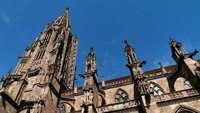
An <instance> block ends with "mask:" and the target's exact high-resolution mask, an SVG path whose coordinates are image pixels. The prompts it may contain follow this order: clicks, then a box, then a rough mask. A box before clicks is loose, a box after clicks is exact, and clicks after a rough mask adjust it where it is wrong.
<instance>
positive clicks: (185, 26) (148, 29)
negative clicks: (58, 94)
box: [0, 0, 200, 85]
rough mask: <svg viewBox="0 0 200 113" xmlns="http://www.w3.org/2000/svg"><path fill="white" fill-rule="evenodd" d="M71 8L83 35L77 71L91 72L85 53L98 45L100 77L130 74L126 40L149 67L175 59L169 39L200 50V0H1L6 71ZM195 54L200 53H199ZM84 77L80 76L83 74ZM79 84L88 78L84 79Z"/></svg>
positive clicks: (1, 60) (2, 67)
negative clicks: (45, 30)
mask: <svg viewBox="0 0 200 113" xmlns="http://www.w3.org/2000/svg"><path fill="white" fill-rule="evenodd" d="M66 7H69V10H70V20H71V25H72V31H73V33H74V34H75V35H77V36H78V38H79V45H78V55H77V72H76V75H77V74H80V73H84V71H85V56H86V55H87V53H88V51H89V48H90V47H94V50H95V52H96V54H97V68H98V73H99V78H100V80H101V75H102V74H104V75H105V79H106V80H108V79H111V78H117V77H120V76H124V75H128V74H129V71H128V69H127V68H126V67H125V64H126V63H127V60H126V56H125V54H124V52H123V47H124V43H123V41H124V40H126V39H127V40H128V41H129V43H130V44H131V45H132V46H133V47H134V48H135V50H136V53H137V57H138V59H139V60H142V59H146V60H147V64H146V65H145V66H144V68H143V69H144V70H150V69H154V68H157V67H158V62H159V61H161V62H162V63H163V65H165V66H167V65H170V64H174V61H173V59H172V58H171V53H170V52H171V51H170V48H169V44H168V43H169V38H170V37H173V38H175V39H176V40H178V41H180V42H182V43H183V45H184V47H185V49H186V50H188V51H193V50H194V49H195V48H197V49H199V50H200V1H199V0H190V1H188V0H176V1H175V0H67V1H66V0H17V1H16V0H1V3H0V38H1V41H0V51H1V52H0V75H1V76H2V75H4V74H6V72H7V71H8V70H9V69H10V68H11V67H12V68H15V65H16V64H17V62H18V58H17V57H18V56H22V55H23V51H24V49H25V48H26V46H28V45H29V44H30V43H31V42H32V41H33V40H35V38H36V37H37V36H38V34H39V33H40V32H41V31H43V29H44V26H45V25H46V24H47V23H51V22H52V21H53V20H55V19H56V18H57V17H58V16H59V15H60V14H61V13H62V12H63V11H64V10H65V8H66ZM195 58H197V59H198V58H200V55H199V54H198V55H197V56H196V57H195ZM77 78H79V77H77ZM78 80H79V81H80V82H79V85H81V83H82V79H78Z"/></svg>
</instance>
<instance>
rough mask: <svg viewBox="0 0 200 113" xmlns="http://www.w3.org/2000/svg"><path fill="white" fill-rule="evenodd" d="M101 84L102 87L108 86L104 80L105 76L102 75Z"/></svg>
mask: <svg viewBox="0 0 200 113" xmlns="http://www.w3.org/2000/svg"><path fill="white" fill-rule="evenodd" d="M101 84H102V87H105V86H106V83H105V79H104V75H102V80H101Z"/></svg>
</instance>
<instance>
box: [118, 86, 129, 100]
mask: <svg viewBox="0 0 200 113" xmlns="http://www.w3.org/2000/svg"><path fill="white" fill-rule="evenodd" d="M128 100H129V98H128V94H127V93H126V92H125V91H124V90H122V89H118V90H117V92H116V95H115V102H116V103H119V102H125V101H128Z"/></svg>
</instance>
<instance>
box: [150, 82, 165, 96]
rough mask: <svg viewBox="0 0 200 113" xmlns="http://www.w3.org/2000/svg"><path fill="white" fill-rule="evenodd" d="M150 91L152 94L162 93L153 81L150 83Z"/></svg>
mask: <svg viewBox="0 0 200 113" xmlns="http://www.w3.org/2000/svg"><path fill="white" fill-rule="evenodd" d="M150 92H153V95H154V96H157V95H162V94H163V93H164V92H163V90H162V89H161V87H160V86H159V85H156V84H155V83H150Z"/></svg>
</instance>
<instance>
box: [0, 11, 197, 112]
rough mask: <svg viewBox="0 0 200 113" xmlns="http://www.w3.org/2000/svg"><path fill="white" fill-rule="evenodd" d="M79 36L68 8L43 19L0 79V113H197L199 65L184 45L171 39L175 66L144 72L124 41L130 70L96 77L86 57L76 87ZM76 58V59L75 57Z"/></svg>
mask: <svg viewBox="0 0 200 113" xmlns="http://www.w3.org/2000/svg"><path fill="white" fill-rule="evenodd" d="M77 46H78V38H77V37H76V36H74V35H73V33H72V31H71V26H70V20H69V11H68V9H67V10H66V11H64V12H63V13H62V14H61V15H60V16H59V17H58V18H57V19H56V20H55V21H53V22H52V23H51V24H48V25H47V26H46V27H45V29H44V31H43V32H41V33H40V35H39V37H38V38H37V39H36V40H35V41H34V42H32V43H31V44H30V45H29V46H28V47H27V48H26V49H25V52H24V56H21V57H19V63H18V64H17V66H16V68H15V70H14V72H13V73H8V74H6V75H5V76H4V77H3V78H2V81H1V89H0V113H200V95H199V93H200V64H199V61H198V60H195V59H194V58H193V56H194V55H196V54H197V53H198V51H197V50H196V49H195V51H194V52H191V53H188V52H186V51H185V50H184V49H183V45H182V44H181V43H180V42H177V41H176V40H174V39H170V42H169V46H170V48H171V53H172V58H173V59H174V60H175V62H176V65H171V66H167V67H164V66H163V65H162V64H161V63H159V64H160V68H157V69H153V70H149V71H146V72H143V70H142V67H143V65H145V63H146V61H139V60H138V59H137V57H136V52H135V50H134V48H133V47H132V46H131V44H129V43H128V41H124V53H125V55H124V56H125V57H126V58H127V65H126V66H127V69H128V70H129V71H130V74H129V75H126V76H124V77H120V78H114V79H111V80H106V81H105V80H104V79H102V81H100V82H99V81H98V71H97V68H96V54H95V52H94V49H93V48H91V49H90V50H89V53H88V55H87V56H86V65H85V72H84V73H83V74H79V76H80V77H82V78H83V79H84V84H83V85H82V86H81V87H76V85H74V84H75V82H74V81H75V71H76V66H75V65H76V54H77ZM77 63H78V62H77Z"/></svg>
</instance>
